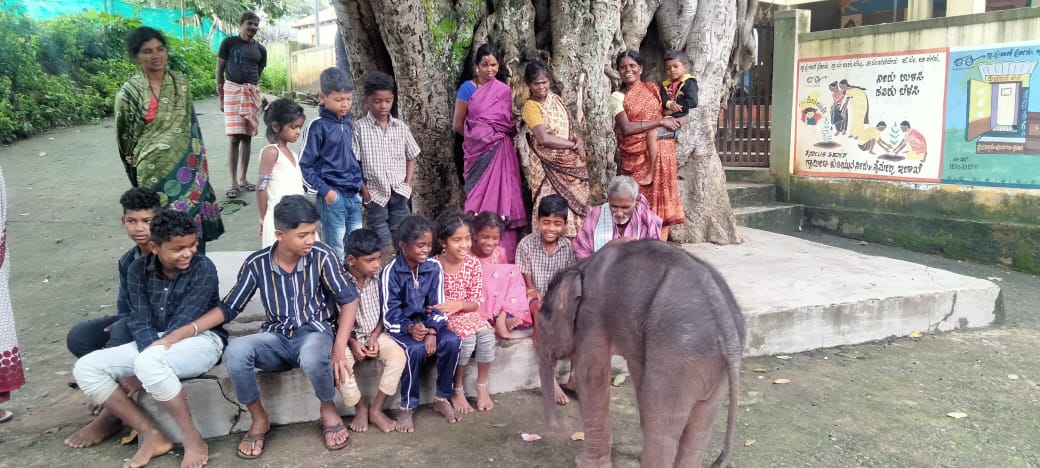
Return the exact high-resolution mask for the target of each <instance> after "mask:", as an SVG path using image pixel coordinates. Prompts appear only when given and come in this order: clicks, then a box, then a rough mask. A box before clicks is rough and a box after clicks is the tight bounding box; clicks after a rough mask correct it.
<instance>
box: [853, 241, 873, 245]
mask: <svg viewBox="0 0 1040 468" xmlns="http://www.w3.org/2000/svg"><path fill="white" fill-rule="evenodd" d="M856 245H870V244H868V243H867V241H859V242H856Z"/></svg>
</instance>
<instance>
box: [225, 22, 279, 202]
mask: <svg viewBox="0 0 1040 468" xmlns="http://www.w3.org/2000/svg"><path fill="white" fill-rule="evenodd" d="M259 28H260V17H259V16H257V14H256V13H253V12H251V11H247V12H245V13H242V16H241V17H240V18H239V20H238V35H237V36H234V37H228V38H227V39H224V41H223V42H221V43H220V49H219V50H218V51H217V94H218V95H219V96H220V109H221V110H222V111H224V130H225V132H226V133H227V135H228V137H230V138H231V150H230V153H229V155H228V166H229V167H230V169H231V187H229V188H228V189H227V192H225V193H224V194H225V195H227V197H228V198H236V197H238V195H239V190H246V191H250V192H252V191H254V190H256V185H254V184H252V183H250V182H249V181H248V180H246V174H248V173H249V152H250V150H251V148H250V143H251V140H252V138H253V136H254V135H256V133H257V129H258V128H259V124H260V113H261V111H262V109H261V108H262V104H261V99H260V88H259V87H258V86H257V85H258V84H259V83H260V75H262V74H263V73H264V68H266V67H267V49H265V48H264V46H262V45H260V44H259V43H257V42H256V40H255V37H256V33H257V31H258V30H259ZM239 162H241V167H242V172H241V174H239V172H238V167H239Z"/></svg>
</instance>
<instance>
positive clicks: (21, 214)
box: [18, 213, 32, 216]
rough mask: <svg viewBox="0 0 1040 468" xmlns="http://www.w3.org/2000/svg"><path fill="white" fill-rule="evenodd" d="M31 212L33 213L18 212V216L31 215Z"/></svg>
mask: <svg viewBox="0 0 1040 468" xmlns="http://www.w3.org/2000/svg"><path fill="white" fill-rule="evenodd" d="M31 214H32V213H18V216H29V215H31Z"/></svg>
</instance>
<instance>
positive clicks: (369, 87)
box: [364, 71, 397, 97]
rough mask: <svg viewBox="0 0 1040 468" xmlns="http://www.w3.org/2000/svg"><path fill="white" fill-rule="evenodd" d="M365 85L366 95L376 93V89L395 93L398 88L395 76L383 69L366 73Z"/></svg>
mask: <svg viewBox="0 0 1040 468" xmlns="http://www.w3.org/2000/svg"><path fill="white" fill-rule="evenodd" d="M364 86H365V96H366V97H367V96H371V95H373V94H375V93H376V91H390V92H391V93H393V92H394V91H395V90H396V89H397V85H396V84H395V83H394V77H392V76H390V75H388V74H386V73H383V72H381V71H374V72H372V73H369V74H367V75H365V83H364Z"/></svg>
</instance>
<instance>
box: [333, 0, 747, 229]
mask: <svg viewBox="0 0 1040 468" xmlns="http://www.w3.org/2000/svg"><path fill="white" fill-rule="evenodd" d="M333 5H334V6H335V8H336V12H337V16H338V19H339V21H340V23H341V24H342V25H343V27H344V28H343V29H344V32H345V34H346V36H347V51H348V54H349V55H350V61H351V70H352V73H353V76H354V79H355V82H356V83H361V82H362V77H363V76H364V75H365V73H367V72H369V71H374V70H381V71H385V72H388V73H390V74H392V75H394V77H395V78H396V80H397V85H398V96H399V109H400V114H401V118H402V119H403V120H404V121H405V122H407V123H408V125H409V126H410V127H411V129H412V133H413V134H414V135H415V138H416V140H417V141H418V142H419V145H420V146H421V147H422V150H423V155H422V156H421V160H420V164H419V165H418V170H417V172H416V181H415V184H414V185H415V187H416V190H415V195H414V196H413V203H414V209H415V211H416V212H417V213H421V214H424V215H428V216H436V215H437V214H439V212H441V211H443V210H445V209H454V208H457V207H460V206H461V202H462V193H461V189H460V180H459V172H458V167H459V166H460V164H459V163H460V162H461V155H460V151H459V149H458V146H457V144H456V143H457V142H456V139H455V135H454V134H453V132H452V130H451V120H452V113H453V110H454V106H455V90H456V89H457V88H458V85H459V84H461V82H462V81H463V80H465V79H468V78H470V77H472V75H473V64H472V60H471V57H472V55H473V53H474V52H475V50H476V47H478V46H479V45H480V44H483V43H485V42H492V43H495V44H496V45H498V46H499V48H500V49H501V50H502V52H503V57H502V58H501V60H502V61H501V63H502V68H504V69H506V70H508V72H509V74H510V78H509V79H508V80H507V82H508V83H509V84H510V86H511V87H512V88H513V95H514V105H515V111H516V115H517V121H520V119H519V114H520V105H522V103H523V100H524V99H526V96H527V88H526V86H525V85H524V83H523V72H524V67H525V66H526V63H527V61H528V60H531V59H534V58H538V59H540V60H543V61H545V62H546V63H548V64H549V66H550V68H551V69H552V70H553V74H554V75H555V78H556V83H555V85H556V88H557V89H558V91H559V94H560V96H561V97H563V100H564V102H566V103H567V105H568V106H569V107H570V110H571V115H572V117H573V118H574V122H575V124H576V127H577V128H578V131H579V132H580V133H581V134H582V135H583V137H584V140H585V143H586V147H587V154H588V159H589V160H588V167H589V174H590V177H591V179H592V180H591V186H592V193H593V199H594V200H593V201H594V202H599V201H602V200H603V199H604V198H605V197H604V194H603V189H604V188H605V185H606V183H607V182H608V181H609V180H610V178H611V177H613V176H614V174H615V173H616V162H615V154H616V151H617V143H616V141H615V137H614V131H613V128H614V123H613V122H614V119H613V116H612V115H610V111H609V106H608V100H609V96H610V93H611V91H612V90H614V89H617V84H618V75H617V72H616V71H615V70H614V58H615V57H616V56H617V54H618V53H620V52H621V51H623V50H625V49H637V50H639V51H640V53H641V54H642V55H643V57H644V61H645V62H646V63H645V65H644V75H643V78H644V80H646V81H654V82H659V81H661V79H662V72H661V66H660V62H661V57H662V56H663V55H664V52H665V51H667V50H681V51H684V52H685V54H686V57H687V59H688V63H689V67H688V68H689V72H690V73H691V74H692V75H694V76H695V77H697V80H698V84H699V85H700V96H699V107H698V108H697V109H695V110H693V111H691V112H690V124H688V125H686V126H684V127H683V131H681V132H680V138H679V141H678V145H677V146H678V150H677V157H678V161H679V178H680V187H681V189H682V192H683V198H684V209H685V213H686V220H687V221H686V223H685V224H683V225H681V226H673V228H672V229H671V239H672V240H674V241H680V242H714V243H718V244H729V243H735V242H740V239H739V237H738V236H737V234H736V228H735V225H736V223H735V220H734V218H733V215H732V210H731V208H730V205H729V197H728V196H727V194H726V178H725V173H724V171H723V168H722V163H721V161H720V160H719V157H718V152H717V150H716V148H715V133H716V131H717V126H718V115H719V111H720V110H721V108H722V105H723V104H724V103H725V102H726V101H727V100H728V98H729V95H730V92H731V90H732V87H733V84H734V83H735V82H736V79H737V77H738V76H739V75H740V73H741V72H743V71H744V70H746V69H747V68H748V67H749V66H750V65H751V60H752V56H753V52H754V49H753V47H754V44H753V43H752V34H751V28H752V26H753V22H754V18H755V12H756V10H757V0H490V1H484V0H336V1H334V2H333ZM360 99H361V97H360V95H358V97H357V98H356V100H360ZM520 127H523V125H522V124H520ZM520 130H521V133H520V135H519V136H518V137H517V148H518V151H519V152H520V153H521V154H520V158H521V160H524V159H525V157H526V156H527V155H526V154H525V153H526V152H527V151H528V149H527V144H526V141H525V133H526V132H525V130H526V129H524V128H520Z"/></svg>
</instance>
